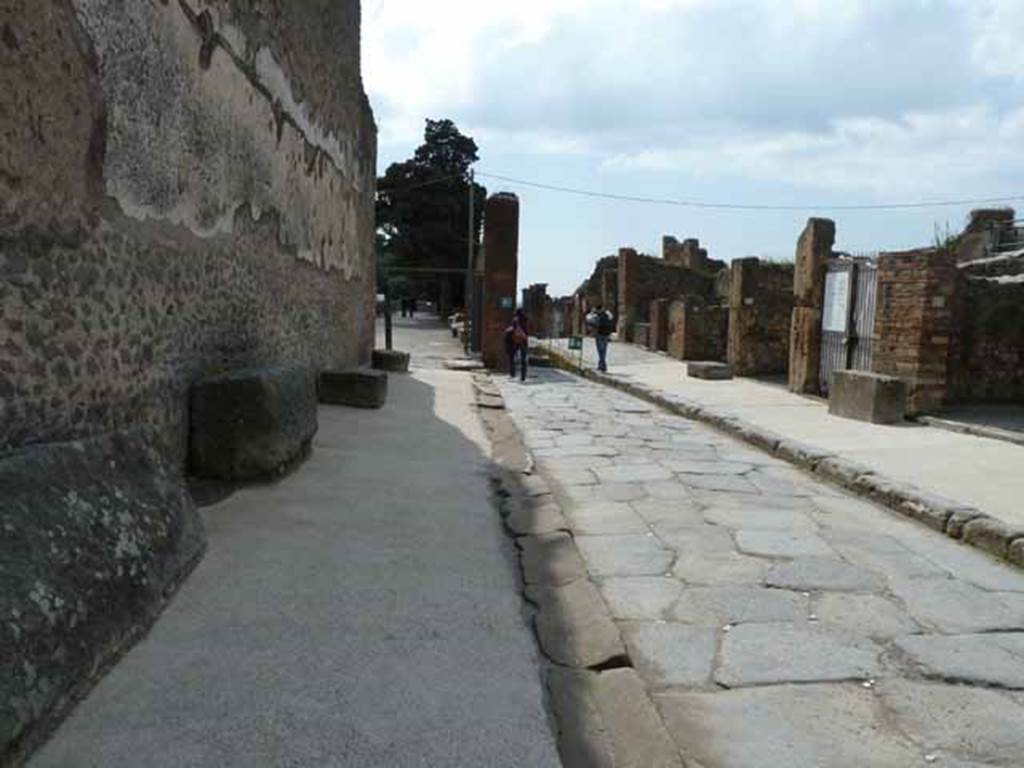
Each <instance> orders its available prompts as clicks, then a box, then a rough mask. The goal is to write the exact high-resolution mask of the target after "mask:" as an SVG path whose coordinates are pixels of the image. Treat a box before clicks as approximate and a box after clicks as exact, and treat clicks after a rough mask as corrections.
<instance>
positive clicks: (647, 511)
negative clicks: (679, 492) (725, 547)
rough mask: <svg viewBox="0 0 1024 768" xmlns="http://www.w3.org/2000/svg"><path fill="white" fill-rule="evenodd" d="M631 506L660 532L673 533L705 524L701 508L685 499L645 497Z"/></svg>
mask: <svg viewBox="0 0 1024 768" xmlns="http://www.w3.org/2000/svg"><path fill="white" fill-rule="evenodd" d="M630 506H631V507H633V509H634V510H636V512H637V514H639V515H640V517H642V518H643V519H644V520H646V521H647V524H648V525H650V526H653V527H654V528H656V529H657V530H658V532H659V533H673V532H677V531H683V530H686V529H688V528H700V527H703V526H704V517H703V516H702V515H701V513H700V509H699V508H698V507H697V506H696V505H694V504H692V503H690V502H688V501H685V500H681V501H666V500H661V499H645V500H644V501H634V502H633V503H632V504H631V505H630Z"/></svg>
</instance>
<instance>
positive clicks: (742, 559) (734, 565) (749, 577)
mask: <svg viewBox="0 0 1024 768" xmlns="http://www.w3.org/2000/svg"><path fill="white" fill-rule="evenodd" d="M767 565H768V564H767V563H766V562H765V561H764V560H761V559H760V558H757V557H750V556H748V555H741V554H738V553H736V552H727V553H691V554H687V555H680V556H679V558H678V559H677V560H676V564H675V567H674V568H673V569H672V572H673V574H674V575H675V576H676V578H679V579H682V580H683V581H685V582H686V583H687V584H694V585H704V586H720V585H727V584H747V585H755V584H763V583H764V574H765V570H766V569H767Z"/></svg>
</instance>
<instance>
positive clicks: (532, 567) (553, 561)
mask: <svg viewBox="0 0 1024 768" xmlns="http://www.w3.org/2000/svg"><path fill="white" fill-rule="evenodd" d="M516 544H518V546H519V550H520V555H519V557H520V562H521V563H522V567H523V581H524V582H525V583H526V584H527V585H533V584H541V585H548V586H561V585H564V584H568V583H570V582H572V581H575V580H576V579H579V578H583V577H585V576H586V575H587V570H586V568H585V567H584V566H583V561H582V560H581V559H580V556H579V553H578V552H577V551H576V545H575V544H574V543H573V540H572V537H571V536H570V535H569V534H567V533H565V532H558V533H548V534H542V535H540V536H521V537H519V538H518V539H516Z"/></svg>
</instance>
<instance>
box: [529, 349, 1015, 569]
mask: <svg viewBox="0 0 1024 768" xmlns="http://www.w3.org/2000/svg"><path fill="white" fill-rule="evenodd" d="M549 355H550V357H551V360H552V362H553V364H554V365H555V366H556V367H558V368H561V369H562V370H565V371H568V372H570V373H574V374H576V375H578V376H582V377H583V378H585V379H588V380H590V381H595V382H598V383H599V384H604V385H606V386H610V387H613V388H615V389H618V390H620V391H622V392H625V393H627V394H630V395H633V396H634V397H637V398H640V399H641V400H644V401H646V402H648V403H651V404H652V405H656V406H658V407H660V408H663V409H664V410H666V411H668V412H669V413H674V414H676V415H678V416H683V417H685V418H688V419H693V420H694V421H700V422H703V423H705V424H708V425H710V426H712V427H715V428H716V429H719V430H720V431H722V432H725V433H726V434H729V435H731V436H733V437H736V438H738V439H740V440H743V441H744V442H747V443H750V444H751V445H754V446H756V447H758V448H760V449H762V450H764V451H766V452H768V453H770V454H773V455H774V456H776V457H778V458H780V459H783V460H784V461H787V462H789V463H790V464H793V465H795V466H797V467H799V468H800V469H803V470H805V471H807V472H811V473H813V474H814V475H815V476H817V477H818V478H819V479H823V480H827V481H828V482H830V483H831V484H833V485H837V486H839V487H841V488H844V489H846V490H848V491H850V492H852V493H854V494H856V495H858V496H862V497H864V498H867V499H870V500H872V501H874V502H876V503H879V504H881V505H883V506H885V507H888V508H889V509H891V510H893V511H895V512H898V513H900V514H902V515H905V516H907V517H910V518H913V519H915V520H917V521H919V522H921V523H924V524H925V525H927V526H928V527H929V528H932V529H934V530H936V531H939V532H940V533H945V534H946V535H947V536H949V537H950V538H952V539H957V540H958V541H962V542H964V543H965V544H969V545H971V546H973V547H977V548H978V549H981V550H984V551H985V552H988V553H989V554H991V555H994V556H996V557H998V558H1000V559H1001V560H1005V561H1007V562H1009V563H1012V564H1013V565H1016V566H1018V567H1021V568H1024V530H1022V529H1019V528H1014V527H1012V526H1009V525H1007V524H1006V523H1003V522H1002V521H1001V520H997V519H996V518H994V517H991V516H990V515H986V514H985V513H984V512H982V511H981V510H979V509H976V508H974V507H972V506H970V505H968V504H963V503H961V502H958V501H955V500H953V499H948V498H945V497H943V496H938V495H936V494H933V493H929V492H928V491H924V490H922V489H920V488H918V487H917V486H915V485H912V484H910V483H905V482H903V481H901V480H895V479H893V478H890V477H887V476H886V475H883V474H879V473H878V472H876V471H875V470H873V469H871V468H870V467H867V466H865V465H863V464H860V463H859V462H856V461H851V460H850V459H845V458H843V457H841V456H838V455H836V454H835V453H833V452H831V451H827V450H824V449H822V448H816V447H815V446H813V445H809V444H807V443H803V442H800V441H798V440H792V439H789V438H787V437H785V436H783V435H779V434H777V433H775V432H772V431H771V430H767V429H764V428H763V427H759V426H756V425H754V424H751V423H750V422H748V421H745V420H744V419H740V418H738V417H736V416H733V415H731V414H725V413H722V412H719V411H715V410H713V409H711V408H709V407H707V406H706V405H704V404H702V403H699V402H697V401H695V400H691V399H690V398H686V397H681V396H678V395H669V394H666V393H664V392H663V391H661V390H659V389H657V388H655V387H649V386H647V385H645V384H640V383H637V382H632V381H627V380H625V379H622V378H620V377H617V376H613V375H611V374H608V373H601V372H600V371H596V370H594V369H593V368H589V367H583V368H581V367H580V366H579V364H578V361H577V360H575V359H572V358H570V357H569V356H568V355H566V354H565V353H564V352H562V351H561V350H558V349H550V350H549Z"/></svg>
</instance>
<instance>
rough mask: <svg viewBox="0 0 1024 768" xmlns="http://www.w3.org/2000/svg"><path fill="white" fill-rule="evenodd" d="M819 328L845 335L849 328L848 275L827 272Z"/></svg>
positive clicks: (845, 273) (844, 272)
mask: <svg viewBox="0 0 1024 768" xmlns="http://www.w3.org/2000/svg"><path fill="white" fill-rule="evenodd" d="M821 327H822V329H823V330H825V331H834V332H836V333H844V334H845V333H846V332H847V330H849V327H850V273H849V272H846V271H843V272H829V273H828V274H827V275H826V276H825V311H824V313H823V317H822V323H821Z"/></svg>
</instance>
